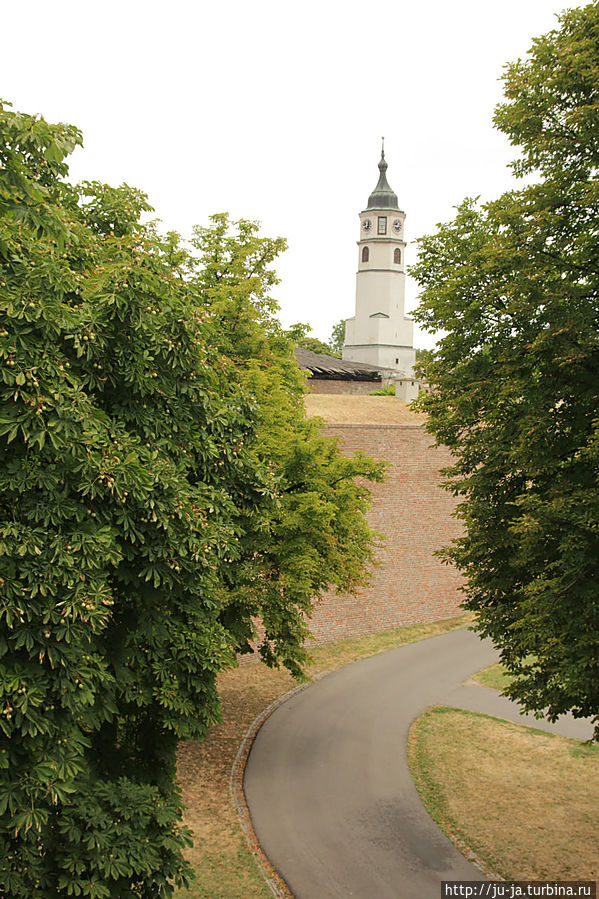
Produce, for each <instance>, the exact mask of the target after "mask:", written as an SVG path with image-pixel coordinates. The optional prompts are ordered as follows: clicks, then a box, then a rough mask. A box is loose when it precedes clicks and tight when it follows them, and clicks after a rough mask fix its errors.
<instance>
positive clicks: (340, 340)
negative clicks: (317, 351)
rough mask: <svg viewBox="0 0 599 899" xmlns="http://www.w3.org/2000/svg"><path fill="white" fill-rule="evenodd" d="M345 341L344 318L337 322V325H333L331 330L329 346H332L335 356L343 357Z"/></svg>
mask: <svg viewBox="0 0 599 899" xmlns="http://www.w3.org/2000/svg"><path fill="white" fill-rule="evenodd" d="M344 343H345V319H344V318H342V319H341V320H340V321H338V322H337V324H336V325H333V330H332V331H331V339H330V340H329V346H330V347H331V350H332V351H333V355H334V356H339V357H340V358H341V352H342V350H343V344H344Z"/></svg>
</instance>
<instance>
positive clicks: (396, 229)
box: [393, 219, 401, 234]
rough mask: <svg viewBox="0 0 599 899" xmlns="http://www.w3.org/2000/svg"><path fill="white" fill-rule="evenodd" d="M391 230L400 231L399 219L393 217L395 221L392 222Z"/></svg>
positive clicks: (397, 232)
mask: <svg viewBox="0 0 599 899" xmlns="http://www.w3.org/2000/svg"><path fill="white" fill-rule="evenodd" d="M393 230H394V231H395V233H396V234H399V232H400V231H401V221H400V220H399V219H395V221H394V222H393Z"/></svg>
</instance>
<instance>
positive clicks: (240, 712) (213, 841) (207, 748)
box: [177, 615, 471, 899]
mask: <svg viewBox="0 0 599 899" xmlns="http://www.w3.org/2000/svg"><path fill="white" fill-rule="evenodd" d="M470 620H471V616H464V615H461V616H459V617H456V618H450V619H446V620H444V621H436V622H433V623H430V624H416V625H411V626H409V627H403V628H397V629H395V630H392V631H386V632H384V633H382V634H375V635H373V636H368V637H360V638H357V639H354V640H343V641H340V642H338V643H330V644H327V645H325V646H318V647H314V648H313V650H312V657H313V664H312V665H311V667H310V669H309V672H308V673H309V675H310V676H311V677H315V676H316V675H317V674H320V673H321V672H323V671H332V670H334V669H337V668H341V667H342V666H343V665H347V664H349V663H350V662H355V661H358V660H359V659H363V658H366V657H367V656H371V655H375V654H376V653H379V652H384V651H385V650H386V649H392V648H393V647H395V646H401V645H402V644H404V643H412V642H415V641H416V640H423V639H425V638H426V637H433V636H436V635H437V634H442V633H446V632H447V631H451V630H456V629H457V628H459V627H464V625H465V624H468V623H469V621H470ZM294 686H296V683H295V681H294V680H293V679H292V678H291V676H290V675H289V674H288V673H287V672H284V671H271V670H270V669H269V668H266V667H265V666H264V665H262V664H261V663H259V662H252V663H250V664H246V665H242V666H241V667H239V668H236V669H234V670H233V671H226V672H224V673H223V674H222V675H221V676H220V677H219V692H220V695H221V698H222V709H223V722H222V724H218V725H215V726H214V727H213V728H212V729H211V731H210V733H209V735H208V737H207V739H206V740H204V741H203V742H200V741H193V740H192V741H189V742H187V743H183V744H182V745H181V747H180V749H179V753H178V765H177V770H178V775H179V783H180V785H181V789H182V792H183V801H184V802H185V805H186V806H187V811H186V815H185V824H186V825H187V826H188V827H190V828H191V829H192V831H193V834H194V840H195V845H194V846H193V848H192V849H191V850H190V851H189V853H188V857H189V859H190V860H191V862H192V864H193V866H194V868H195V870H196V872H197V879H196V882H195V884H194V885H193V886H192V887H191V888H190V889H189V890H181V891H179V893H178V894H177V899H246V897H248V899H249V897H261V899H269V897H271V893H270V891H269V890H268V889H267V887H266V885H265V883H264V880H263V878H262V875H261V873H260V871H259V868H258V866H257V864H256V862H255V860H254V857H253V855H252V853H251V852H250V851H249V850H248V848H247V844H246V842H245V839H244V836H243V834H242V831H241V828H240V826H239V822H238V819H237V814H236V812H235V810H234V809H233V806H232V804H231V801H230V798H229V776H230V774H231V768H232V765H233V762H234V760H235V756H236V754H237V750H238V749H239V746H240V744H241V742H242V740H243V738H244V736H245V734H246V733H247V731H248V729H249V727H250V726H251V724H252V722H253V721H254V719H255V718H256V717H257V716H258V715H259V714H260V713H261V712H262V711H263V710H264V709H265V708H267V706H269V705H270V704H271V703H272V702H274V701H275V700H276V699H278V698H279V697H280V696H282V695H283V694H284V693H286V692H287V691H288V690H291V689H292V688H293V687H294Z"/></svg>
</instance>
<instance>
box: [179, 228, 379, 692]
mask: <svg viewBox="0 0 599 899" xmlns="http://www.w3.org/2000/svg"><path fill="white" fill-rule="evenodd" d="M212 222H213V224H212V227H210V228H197V229H196V231H195V236H194V239H193V241H192V243H193V245H194V247H195V248H196V249H197V250H198V251H199V253H200V257H199V267H198V270H197V272H196V273H195V274H193V272H192V273H191V274H190V280H191V281H192V283H193V285H194V287H195V289H196V290H197V302H198V303H203V304H204V306H205V308H206V310H207V313H208V315H209V316H210V320H211V321H212V322H213V323H214V325H215V332H216V334H217V335H218V341H219V349H220V350H221V351H222V352H223V353H224V355H225V356H226V357H227V358H228V359H231V360H233V362H234V364H235V366H236V368H237V371H238V377H239V381H240V384H241V385H243V387H244V388H245V389H246V390H248V391H249V393H250V394H251V396H252V397H254V398H255V401H256V428H257V439H256V442H255V444H254V447H253V453H254V455H255V458H256V460H268V465H269V467H270V471H271V473H272V477H273V479H274V485H275V486H274V491H273V502H272V504H271V505H270V506H268V507H266V506H264V507H263V508H261V509H260V510H259V515H258V519H259V520H258V521H256V520H253V521H249V522H244V523H243V525H242V530H243V532H244V537H243V540H242V541H241V545H242V548H243V549H242V558H241V563H240V564H239V565H237V566H236V568H235V569H234V570H232V571H231V572H230V574H231V579H230V588H231V600H230V605H229V607H228V614H227V621H229V620H230V619H232V620H233V621H235V622H236V628H237V634H238V635H239V636H240V637H241V638H242V640H243V643H242V644H241V645H249V641H250V639H251V638H252V637H253V636H254V631H253V625H252V622H253V620H255V618H256V617H258V618H259V619H260V621H261V623H262V632H261V634H262V636H261V644H260V652H261V653H262V656H263V658H264V660H265V661H266V662H268V663H270V664H272V663H274V662H275V660H276V658H277V657H281V658H282V659H283V661H284V663H285V665H286V666H287V667H288V668H289V669H290V670H291V671H292V672H293V673H294V674H296V675H299V674H300V671H301V665H302V663H303V661H304V659H305V650H304V649H303V642H304V639H305V637H306V636H307V633H308V630H307V625H306V615H308V614H309V613H310V611H311V609H312V607H313V604H314V602H315V600H316V599H317V598H318V596H319V595H320V594H321V593H322V592H323V591H324V590H325V589H327V587H330V586H332V585H334V586H336V587H337V588H338V589H339V590H343V591H348V590H352V589H354V588H355V587H356V586H357V585H358V584H360V583H362V582H363V581H364V577H365V572H366V570H367V567H366V566H367V563H369V562H370V561H371V560H372V546H373V544H372V533H371V532H370V530H369V528H368V526H367V524H366V522H365V519H364V517H363V514H362V513H363V512H365V510H366V508H367V500H368V491H367V490H366V489H365V486H364V481H363V480H360V481H356V480H355V479H356V477H359V478H360V479H364V478H366V479H369V480H381V479H382V477H383V471H384V467H383V466H382V465H381V464H380V463H375V462H373V461H372V460H371V459H368V458H367V457H365V456H364V455H362V454H357V455H356V456H355V457H354V458H347V457H345V456H342V455H341V454H340V453H339V452H338V450H337V446H336V444H335V442H334V441H331V440H330V439H328V438H323V437H322V435H321V432H320V424H319V423H318V422H316V421H312V420H309V419H307V418H306V415H305V411H304V402H303V394H304V384H305V376H304V374H302V373H301V372H300V370H299V368H298V366H297V363H296V361H295V358H294V356H293V346H294V344H295V343H296V342H297V337H298V333H300V334H301V333H302V331H303V330H304V328H305V326H302V325H296V326H294V327H293V328H292V329H291V331H290V332H284V331H283V330H282V329H281V326H280V324H279V322H278V319H277V318H276V314H275V313H276V312H277V310H278V307H277V305H276V303H274V302H273V300H272V298H271V297H270V293H269V290H270V288H271V287H272V286H273V285H275V284H276V283H277V278H276V275H275V273H274V271H273V270H272V269H271V268H270V264H271V263H272V262H273V260H274V259H275V258H276V256H277V254H278V253H279V252H281V250H282V249H283V248H284V246H285V244H284V241H282V240H281V239H278V240H271V239H269V238H263V237H258V236H257V231H258V226H257V224H256V223H254V222H248V221H240V222H233V223H231V222H229V219H228V217H227V216H226V215H216V216H213V219H212ZM192 266H195V263H193V262H192ZM300 343H301V340H300Z"/></svg>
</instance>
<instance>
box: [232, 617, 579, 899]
mask: <svg viewBox="0 0 599 899" xmlns="http://www.w3.org/2000/svg"><path fill="white" fill-rule="evenodd" d="M496 658H497V653H496V652H495V650H494V649H493V647H492V646H491V644H490V642H488V641H481V640H480V639H479V638H478V637H477V636H476V635H475V634H473V633H471V632H469V631H466V630H460V631H453V632H452V633H449V634H444V635H442V636H440V637H433V638H431V639H428V640H423V641H422V642H420V643H412V644H409V645H407V646H402V647H399V648H398V649H394V650H391V651H389V652H385V653H383V654H381V655H378V656H373V657H371V658H369V659H365V660H364V661H361V662H356V663H354V664H352V665H349V666H348V667H346V668H342V669H341V670H339V671H336V672H334V673H333V674H330V675H328V676H327V677H325V678H323V679H322V680H321V681H318V682H317V683H315V684H314V685H312V686H311V687H310V688H309V689H307V690H304V691H303V692H300V693H298V694H296V695H295V696H293V697H292V698H291V699H290V700H289V701H288V702H286V703H284V704H283V705H281V706H280V708H278V709H277V711H276V712H275V713H274V714H273V715H272V716H271V717H270V718H268V719H267V720H266V722H265V723H264V725H263V726H262V728H261V730H260V731H259V733H258V735H257V737H256V740H255V741H254V744H253V746H252V750H251V753H250V756H249V759H248V763H247V766H246V771H245V777H244V790H245V795H246V799H247V802H248V806H249V809H250V813H251V817H252V822H253V825H254V829H255V831H256V834H257V837H258V839H259V841H260V844H261V846H262V848H263V850H264V852H265V854H266V855H267V856H268V858H269V860H270V862H271V863H272V865H273V866H274V867H275V868H276V870H277V871H278V872H279V873H280V875H281V876H282V877H283V879H284V880H285V881H286V882H287V884H288V885H289V887H290V889H291V892H292V893H293V895H294V896H295V897H297V899H329V897H336V899H346V897H360V899H439V895H440V884H441V881H442V880H482V879H483V876H482V875H481V873H480V872H479V871H478V870H477V869H476V868H474V866H473V865H471V864H470V863H469V862H468V861H467V860H466V859H465V858H464V857H463V856H462V855H461V854H460V853H459V852H458V851H457V850H456V849H455V848H454V846H453V845H452V844H451V843H450V841H449V840H448V839H447V838H446V837H445V835H444V834H443V833H442V832H441V831H440V830H439V828H438V827H437V826H436V824H435V823H434V822H433V821H432V819H431V818H430V817H429V815H428V814H427V812H426V811H425V809H424V806H423V805H422V803H421V801H420V798H419V796H418V793H417V792H416V788H415V787H414V784H413V782H412V778H411V777H410V773H409V769H408V764H407V739H408V730H409V727H410V724H411V722H412V721H413V720H414V718H416V717H417V716H418V715H420V714H421V713H422V712H423V711H424V709H425V708H427V707H428V706H430V705H433V704H445V705H455V706H460V707H463V708H474V710H475V711H485V712H488V713H489V714H496V715H501V716H502V717H508V718H512V719H513V720H517V721H524V722H525V723H529V724H533V725H534V726H536V727H538V726H544V727H546V729H548V730H554V729H557V730H560V731H561V732H564V733H567V734H569V735H572V736H580V737H581V738H582V739H586V738H587V737H588V736H589V735H590V731H591V729H592V728H591V727H590V725H589V724H588V723H587V722H580V721H576V722H574V721H570V722H568V721H567V719H565V720H566V724H565V725H562V727H561V728H560V727H559V725H558V726H557V728H556V727H555V726H552V725H547V724H545V722H542V723H541V724H539V723H538V722H536V721H535V719H534V718H524V717H523V716H520V715H519V713H518V711H517V708H516V707H515V706H513V705H512V704H511V703H510V702H509V701H508V700H505V699H502V698H501V697H499V696H498V695H497V694H495V693H494V691H491V690H487V689H485V688H482V687H468V686H462V684H463V682H464V681H465V680H466V679H467V678H468V677H469V676H470V675H472V674H473V673H474V672H476V671H478V670H479V669H480V668H483V667H485V666H486V665H490V664H492V663H493V662H494V661H495V660H496ZM481 704H482V705H484V708H481V707H480V706H481Z"/></svg>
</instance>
